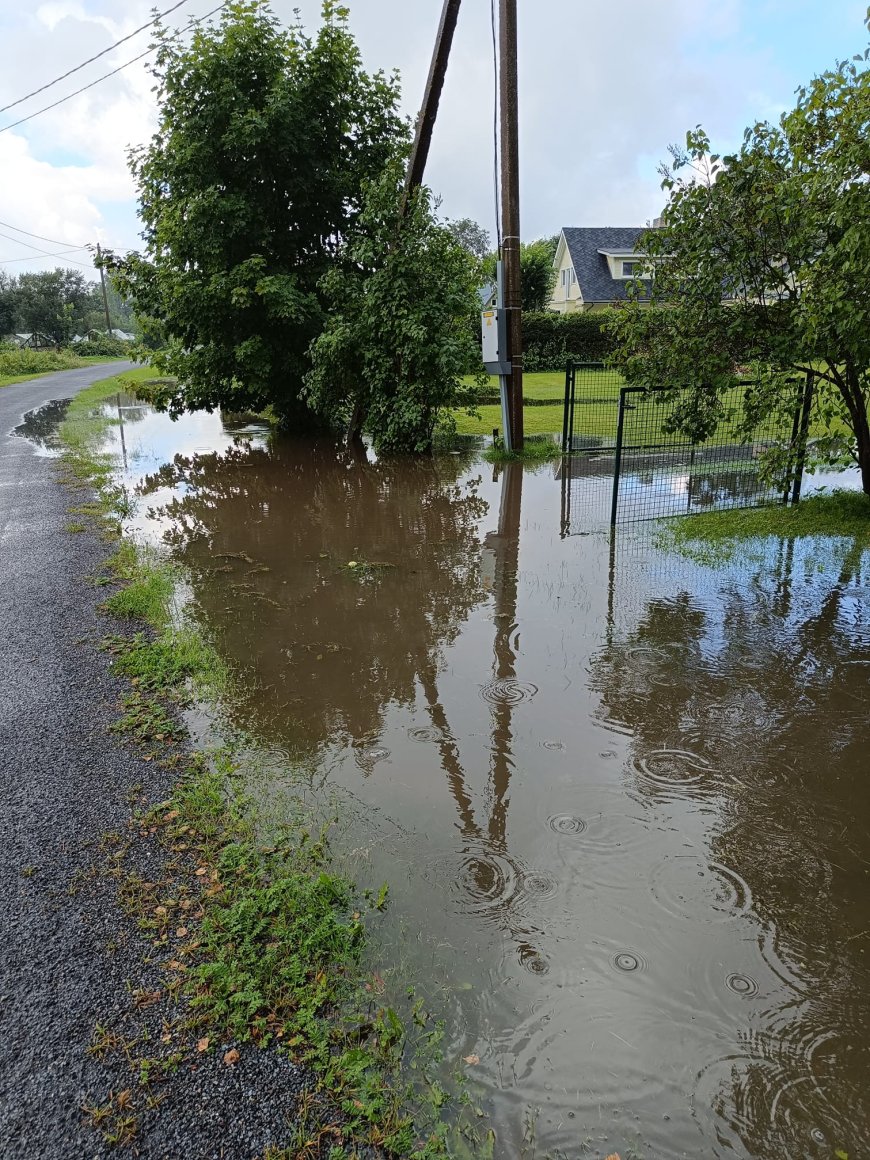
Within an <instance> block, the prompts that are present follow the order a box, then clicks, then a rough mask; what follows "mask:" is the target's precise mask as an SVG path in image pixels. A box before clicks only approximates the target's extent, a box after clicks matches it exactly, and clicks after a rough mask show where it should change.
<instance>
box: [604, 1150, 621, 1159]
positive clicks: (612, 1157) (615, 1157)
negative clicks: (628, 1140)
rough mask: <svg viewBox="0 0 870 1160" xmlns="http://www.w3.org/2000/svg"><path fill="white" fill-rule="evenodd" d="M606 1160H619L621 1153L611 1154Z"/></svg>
mask: <svg viewBox="0 0 870 1160" xmlns="http://www.w3.org/2000/svg"><path fill="white" fill-rule="evenodd" d="M605 1160H619V1153H618V1152H611V1153H610V1155H609V1156H606V1157H605Z"/></svg>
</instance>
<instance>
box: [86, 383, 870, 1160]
mask: <svg viewBox="0 0 870 1160" xmlns="http://www.w3.org/2000/svg"><path fill="white" fill-rule="evenodd" d="M122 417H123V418H125V440H124V448H123V458H125V460H126V468H124V467H123V466H119V473H120V474H121V475H122V476H123V478H124V482H125V483H126V485H127V486H128V488H129V489H131V490H133V491H135V493H136V494H137V495H138V496H139V497H140V501H139V505H138V508H137V511H136V512H135V514H134V515H133V516H132V517H131V520H130V529H131V531H132V532H133V533H134V534H137V535H140V536H144V537H146V538H149V539H151V540H153V541H156V542H160V543H162V544H164V545H166V546H167V547H168V548H169V549H170V550H171V551H172V552H173V554H174V555H175V556H176V557H177V558H178V559H179V560H180V561H182V562H183V563H184V564H185V565H186V566H187V568H188V570H189V575H190V584H191V591H192V599H193V605H194V609H195V611H196V615H197V616H198V617H199V618H200V619H201V621H202V623H203V625H204V626H205V628H206V629H207V631H208V632H209V633H210V634H211V636H212V638H213V639H214V641H215V643H216V644H217V646H218V648H219V650H220V651H221V653H222V654H223V655H224V657H225V658H226V659H227V661H228V662H229V663H230V664H231V665H232V666H233V667H234V668H235V669H236V670H237V671H239V672H244V673H247V674H249V675H250V676H251V677H252V678H253V679H254V680H253V681H252V682H251V684H250V693H249V695H248V697H247V699H246V700H245V702H244V703H243V704H241V705H238V706H236V707H235V710H234V712H235V715H236V719H237V723H238V724H240V725H243V726H244V727H245V728H246V729H248V730H249V731H251V732H252V733H253V735H254V736H256V737H259V738H260V739H261V740H262V743H263V746H264V747H265V748H266V749H268V750H269V751H270V752H271V753H272V754H277V755H278V756H279V757H282V758H283V759H284V760H285V762H289V763H292V764H293V765H295V766H297V767H299V768H300V769H303V770H305V771H307V776H308V778H309V780H310V784H311V785H312V786H314V787H317V786H320V787H322V789H323V792H325V793H329V792H332V791H334V792H337V793H340V794H342V795H343V801H344V803H345V812H344V816H343V817H342V819H341V824H340V826H339V833H338V837H337V839H336V841H337V847H338V851H339V854H340V856H341V857H342V858H343V859H345V860H346V861H347V862H348V864H349V865H350V867H351V869H352V871H353V872H354V873H355V874H356V876H357V877H358V878H359V879H360V880H361V881H363V882H369V883H371V884H374V885H378V884H379V883H380V882H381V881H382V880H384V879H386V880H387V881H388V882H389V884H390V898H391V906H390V908H389V909H388V912H387V918H386V920H385V922H384V925H383V928H382V930H381V936H382V938H383V940H384V941H383V944H382V956H383V960H384V963H385V965H386V966H389V965H390V964H391V962H393V961H396V960H400V961H401V963H402V967H403V969H405V970H407V972H408V973H409V975H410V976H411V977H414V978H416V979H418V980H422V982H423V984H424V987H427V986H428V988H429V990H430V992H432V993H436V992H437V993H438V994H439V995H440V999H441V1001H442V1003H443V1010H444V1012H445V1013H446V1016H447V1018H448V1042H449V1043H450V1045H451V1048H452V1049H454V1050H455V1053H456V1056H457V1057H458V1056H459V1055H470V1054H472V1053H473V1054H474V1055H476V1056H479V1058H480V1062H479V1064H476V1065H475V1066H474V1067H473V1068H469V1070H470V1072H472V1079H473V1081H474V1082H475V1085H476V1087H477V1090H478V1092H479V1095H480V1098H481V1100H482V1103H483V1106H484V1107H485V1109H486V1111H487V1112H488V1113H489V1114H490V1115H491V1116H492V1117H493V1124H494V1127H495V1128H496V1131H497V1134H498V1138H499V1141H500V1145H499V1147H500V1152H499V1155H502V1156H506V1157H507V1156H510V1157H513V1156H518V1155H520V1154H521V1149H522V1142H523V1139H524V1133H525V1134H526V1135H527V1134H528V1132H529V1130H530V1129H529V1124H530V1123H531V1122H532V1121H534V1134H535V1137H536V1140H537V1146H538V1148H539V1150H540V1152H541V1154H546V1153H548V1152H553V1151H556V1150H559V1149H561V1150H562V1151H563V1152H564V1153H565V1154H566V1155H567V1156H570V1157H575V1156H580V1155H587V1154H591V1155H595V1154H597V1153H598V1152H601V1154H604V1153H606V1152H608V1151H620V1152H621V1154H622V1155H623V1156H625V1155H626V1153H628V1154H632V1153H631V1152H630V1149H632V1148H634V1149H635V1152H636V1153H637V1154H638V1155H640V1156H644V1157H660V1156H682V1155H686V1156H692V1157H695V1156H701V1155H703V1156H716V1157H718V1156H723V1157H725V1156H727V1157H729V1158H734V1157H739V1156H743V1157H751V1158H753V1160H769V1158H771V1157H774V1156H794V1157H797V1156H800V1157H811V1158H815V1157H818V1158H822V1157H824V1158H826V1160H831V1158H832V1157H833V1156H834V1154H835V1151H836V1150H837V1149H841V1150H842V1151H844V1152H845V1153H847V1154H848V1155H849V1156H850V1157H853V1158H854V1157H859V1156H863V1155H867V1154H870V1095H868V1093H870V1047H868V1042H870V1040H868V1034H867V1032H868V1029H870V945H868V944H870V935H868V930H870V889H868V887H870V876H868V872H870V782H868V778H867V773H868V757H867V755H868V753H870V714H868V709H870V689H868V676H870V606H868V605H870V602H868V600H867V592H868V585H870V560H868V554H867V553H866V552H864V553H863V554H862V553H861V551H860V550H859V549H857V548H855V547H854V546H850V545H848V544H843V543H840V542H838V543H837V545H836V546H835V548H833V549H832V548H831V546H830V545H826V546H825V548H824V550H823V551H818V550H817V546H816V545H814V544H813V543H812V542H811V541H797V542H794V543H778V542H777V543H775V544H774V545H773V546H772V547H769V548H768V549H767V550H766V551H765V552H764V553H763V554H762V555H761V556H759V557H758V558H755V559H753V560H752V561H751V562H744V563H742V564H741V563H733V564H729V565H723V566H721V567H719V568H716V569H713V568H703V567H700V566H696V565H693V564H691V563H689V562H687V561H685V560H681V559H679V558H677V557H674V556H671V555H667V554H665V553H663V552H661V551H659V550H657V549H656V548H655V547H654V545H653V542H652V541H651V539H650V538H649V536H648V534H644V533H641V532H638V533H635V532H632V531H630V530H625V531H622V532H620V534H619V535H618V536H617V537H616V540H615V542H613V543H611V540H610V537H609V535H608V534H606V530H604V529H602V528H601V527H600V524H596V523H595V519H596V518H597V517H595V518H593V516H592V515H591V514H590V516H589V526H588V527H585V528H584V527H583V526H582V523H583V502H584V500H583V497H584V494H585V493H584V491H583V488H582V486H580V487H578V485H577V482H576V481H575V482H574V485H572V486H573V487H574V490H573V492H572V523H573V524H574V530H582V531H586V532H589V533H591V534H586V535H580V536H571V535H569V536H562V535H560V486H559V481H558V479H556V478H554V470H553V468H552V467H549V466H548V467H542V468H540V469H536V470H525V471H524V470H523V469H522V468H521V467H520V466H518V465H510V466H509V467H508V468H507V469H505V470H501V471H500V472H496V473H495V474H494V473H493V469H492V467H491V466H490V465H488V464H487V463H485V462H483V461H482V460H481V459H480V458H479V454H478V452H477V450H476V449H475V447H474V446H473V445H468V446H465V447H463V448H461V449H460V450H459V452H458V453H456V454H442V455H438V456H436V457H434V458H433V459H431V460H425V461H420V462H416V461H389V462H367V461H366V460H365V459H362V458H359V457H353V456H350V455H349V454H348V453H345V452H342V451H340V450H338V449H336V447H335V446H334V445H332V444H330V443H327V442H323V441H298V440H289V439H274V438H272V437H271V436H270V435H269V434H268V432H267V430H266V429H265V428H264V427H262V426H260V425H258V424H256V423H243V424H241V425H236V426H235V427H233V426H232V425H228V426H224V425H222V423H221V421H220V418H219V416H217V415H212V416H209V415H193V416H185V417H183V418H182V419H181V420H180V421H179V422H177V423H172V422H170V421H169V420H168V419H167V418H165V417H163V416H159V415H155V414H154V413H153V412H152V411H151V410H150V409H149V408H147V407H144V406H132V405H128V406H127V409H125V410H124V411H123V412H122ZM106 447H107V449H109V450H113V451H115V452H116V453H117V454H118V456H119V461H120V459H121V458H122V456H121V442H120V428H119V427H118V426H112V427H110V428H109V429H108V430H107V432H106ZM600 498H601V484H600V480H598V479H597V478H596V477H594V476H592V477H590V483H589V492H588V495H587V499H588V503H589V507H588V511H589V512H590V513H592V512H593V508H594V507H595V505H596V504H598V503H599V501H600ZM578 504H579V509H578ZM578 524H579V526H578ZM561 530H565V529H564V523H563V525H562V528H561ZM835 553H836V554H835ZM279 794H280V788H279V787H278V786H277V784H276V788H275V795H276V800H278V798H279Z"/></svg>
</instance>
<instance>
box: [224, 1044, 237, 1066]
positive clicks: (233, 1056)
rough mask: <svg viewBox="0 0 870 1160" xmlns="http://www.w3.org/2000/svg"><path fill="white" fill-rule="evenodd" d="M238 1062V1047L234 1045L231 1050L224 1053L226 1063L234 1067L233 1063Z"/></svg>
mask: <svg viewBox="0 0 870 1160" xmlns="http://www.w3.org/2000/svg"><path fill="white" fill-rule="evenodd" d="M238 1062H239V1053H238V1052H237V1051H236V1049H235V1048H234V1047H231V1048H230V1049H229V1051H228V1052H226V1054H225V1055H224V1063H225V1064H226V1065H227V1067H232V1066H233V1064H235V1063H238Z"/></svg>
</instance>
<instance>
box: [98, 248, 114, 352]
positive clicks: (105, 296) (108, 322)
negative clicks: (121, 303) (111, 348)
mask: <svg viewBox="0 0 870 1160" xmlns="http://www.w3.org/2000/svg"><path fill="white" fill-rule="evenodd" d="M101 256H102V252H101V250H100V243H99V242H97V265H98V266H99V268H100V284H101V286H102V287H103V308H104V310H105V311H106V331H107V333H108V335H109V337H110V338H111V337H112V322H111V319H110V318H109V295H108V294H107V293H106V274H105V271H104V270H103V263H102V262H101V261H100V258H101Z"/></svg>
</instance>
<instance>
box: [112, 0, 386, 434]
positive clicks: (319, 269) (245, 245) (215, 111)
mask: <svg viewBox="0 0 870 1160" xmlns="http://www.w3.org/2000/svg"><path fill="white" fill-rule="evenodd" d="M156 35H157V40H158V51H157V58H156V64H155V66H154V74H155V77H156V81H157V96H158V102H159V106H160V121H159V127H158V131H157V133H156V134H155V136H154V137H153V138H152V140H151V142H150V143H149V144H148V145H146V146H144V147H142V148H140V149H137V150H133V152H132V153H131V158H130V164H131V169H132V172H133V175H134V178H135V179H136V183H137V185H138V190H139V207H140V216H141V218H142V221H143V223H144V227H145V233H144V237H145V242H146V248H145V252H144V254H134V255H131V256H128V257H127V258H125V259H121V258H118V257H115V256H112V255H109V256H108V257H107V262H108V264H109V266H110V268H112V269H113V270H114V271H115V275H116V279H117V284H118V286H119V287H120V288H121V290H122V292H123V293H124V294H125V295H128V296H130V297H131V298H133V299H134V300H135V302H136V304H137V306H138V308H139V311H140V313H141V314H143V315H144V316H145V319H146V321H145V322H144V325H145V328H146V332H148V333H154V332H155V331H156V332H158V333H160V334H161V335H162V337H163V339H164V340H165V341H166V343H167V346H166V348H165V349H164V350H161V351H160V352H159V353H158V354H157V355H156V356H155V359H154V361H155V365H156V367H157V369H158V370H160V371H162V372H164V373H168V374H170V375H173V376H175V377H176V378H177V380H178V381H177V384H176V385H175V386H174V387H173V388H171V389H167V390H166V392H165V393H164V395H163V396H162V398H160V399H159V400H158V402H159V404H160V405H162V406H165V407H167V408H168V409H169V410H170V411H171V412H172V413H179V412H180V411H182V410H184V409H185V408H190V409H193V408H197V407H205V408H207V409H212V408H214V407H218V406H220V407H226V408H228V409H230V410H234V411H242V410H254V411H259V410H262V409H263V408H265V407H266V406H268V405H270V404H271V405H272V406H273V407H274V408H275V411H276V413H278V414H279V415H280V416H281V417H282V418H283V419H284V420H285V422H288V423H290V422H295V423H296V424H303V423H305V422H306V421H310V419H311V415H310V413H309V412H308V411H307V409H306V408H305V406H304V404H302V403H301V402H300V399H299V394H300V389H301V386H302V379H303V375H304V374H305V372H306V371H307V370H308V367H309V363H308V355H307V352H308V348H309V346H310V344H311V342H312V340H313V339H314V338H316V337H317V335H318V334H319V332H320V330H321V328H322V325H323V314H324V312H323V301H322V298H321V292H320V291H319V289H318V284H319V282H320V280H321V278H322V277H323V276H324V274H325V273H326V272H327V271H328V270H329V269H330V268H331V266H332V265H333V264H334V260H335V255H336V252H337V251H338V250H339V249H340V248H341V240H342V239H343V238H344V237H345V236H346V235H347V234H348V232H349V231H351V230H352V229H353V227H354V225H355V223H356V222H357V220H358V217H359V212H360V199H361V193H362V190H363V188H364V186H365V185H366V184H367V183H368V182H369V181H370V180H372V178H374V177H375V176H377V175H378V174H380V173H381V172H382V170H383V168H384V166H385V164H386V162H387V160H388V159H389V158H390V157H392V156H394V155H395V153H396V150H397V148H402V147H404V144H405V142H406V140H407V127H406V125H405V123H404V122H403V121H402V120H401V119H400V118H399V115H398V112H397V108H398V99H399V90H398V82H397V79H396V77H395V76H393V77H385V76H384V75H383V74H380V73H378V74H374V75H369V74H368V73H366V72H365V71H364V70H363V68H362V66H361V62H360V56H359V52H358V49H357V46H356V44H355V42H354V40H353V38H352V36H351V34H350V32H349V30H348V27H347V9H345V8H343V7H341V6H340V5H339V4H337V3H335V0H324V4H323V25H322V27H321V29H320V31H319V32H318V33H317V36H316V37H315V38H313V39H310V38H309V37H307V36H306V35H305V34H304V32H303V30H302V28H301V27H300V26H299V25H298V24H297V25H294V26H293V27H291V28H290V29H289V30H284V29H282V28H281V27H280V26H279V23H278V21H277V20H276V19H275V17H274V16H273V15H272V14H271V12H270V11H269V9H268V6H267V5H266V4H264V3H261V2H259V0H236V2H233V3H229V4H227V5H226V7H225V8H223V9H222V11H221V14H220V17H219V18H217V22H216V23H209V24H205V25H201V26H200V27H199V28H198V29H197V31H196V32H195V33H194V34H193V36H192V37H191V38H190V41H189V43H188V42H186V41H185V40H184V39H183V38H182V37H181V36H180V35H178V34H176V33H173V32H170V31H168V30H167V29H166V28H165V27H162V26H159V27H158V31H157V33H156Z"/></svg>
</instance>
